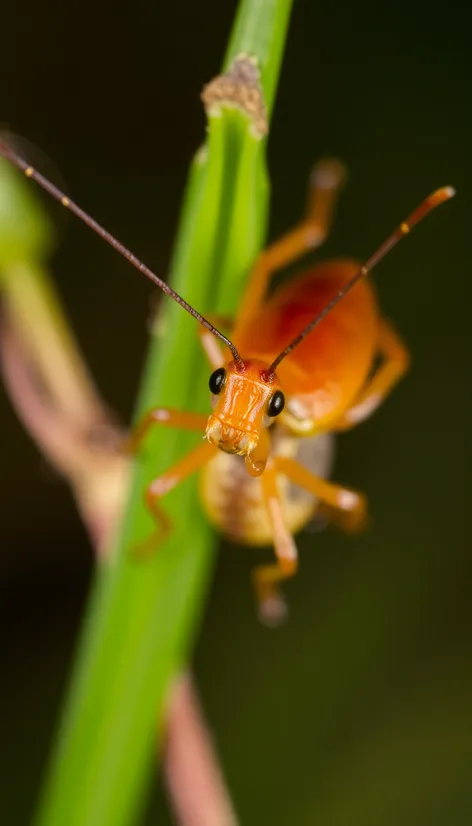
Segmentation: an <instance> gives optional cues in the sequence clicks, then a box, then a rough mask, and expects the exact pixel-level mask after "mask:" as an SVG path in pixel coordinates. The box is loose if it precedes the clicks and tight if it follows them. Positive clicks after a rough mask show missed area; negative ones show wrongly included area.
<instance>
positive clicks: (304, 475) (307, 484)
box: [273, 456, 367, 532]
mask: <svg viewBox="0 0 472 826" xmlns="http://www.w3.org/2000/svg"><path fill="white" fill-rule="evenodd" d="M273 463H274V466H275V468H276V470H277V471H278V472H279V473H282V474H283V475H284V476H286V477H287V478H288V479H290V481H291V482H293V483H294V484H295V485H299V486H300V487H301V488H304V489H305V490H307V491H309V492H310V493H312V494H313V496H316V498H317V499H319V500H320V502H322V503H324V504H326V505H328V507H329V508H330V509H333V510H334V511H335V512H336V513H337V514H339V515H337V516H336V521H339V522H340V523H341V525H342V527H343V528H344V530H346V531H348V532H357V531H359V530H362V529H363V528H364V527H365V524H366V521H367V501H366V498H365V496H363V495H362V493H358V492H357V491H354V490H350V489H348V488H344V487H341V485H337V484H335V483H334V482H327V481H326V479H321V478H320V477H319V476H315V475H314V474H313V473H311V471H309V470H307V468H305V467H303V465H301V464H300V463H299V462H297V461H296V460H295V459H289V458H286V457H284V456H277V457H275V458H274V459H273Z"/></svg>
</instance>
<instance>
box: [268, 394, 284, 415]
mask: <svg viewBox="0 0 472 826" xmlns="http://www.w3.org/2000/svg"><path fill="white" fill-rule="evenodd" d="M284 407H285V396H284V394H283V393H282V391H281V390H276V391H275V393H274V395H273V396H272V398H271V400H270V402H269V406H268V408H267V415H268V416H278V415H279V413H281V412H282V410H283V409H284Z"/></svg>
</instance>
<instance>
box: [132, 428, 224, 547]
mask: <svg viewBox="0 0 472 826" xmlns="http://www.w3.org/2000/svg"><path fill="white" fill-rule="evenodd" d="M217 450H218V447H217V446H216V445H212V444H210V443H209V442H207V441H205V442H203V443H202V444H200V445H198V447H196V448H195V449H194V450H192V451H191V452H190V453H187V455H186V456H184V457H183V458H182V459H180V460H179V461H178V462H176V463H175V465H173V466H172V467H170V468H169V469H168V470H166V472H165V473H163V474H162V475H161V476H158V477H157V478H156V479H154V480H153V481H152V482H151V484H150V485H149V487H148V488H147V490H146V504H147V506H148V508H149V510H150V512H151V514H152V515H153V517H154V519H155V520H156V522H157V525H158V526H159V527H158V530H157V531H156V532H155V533H154V534H152V536H150V537H149V539H147V540H146V541H145V542H144V544H142V545H140V546H139V548H138V552H139V554H140V555H141V554H142V553H143V552H146V551H150V550H152V549H154V548H155V546H156V545H157V544H158V543H159V542H162V540H163V539H165V538H166V537H167V536H168V535H169V533H170V532H171V531H172V528H173V524H172V520H171V518H170V516H169V515H168V514H167V513H166V512H165V510H163V508H162V507H161V504H160V500H161V499H162V497H163V496H165V494H166V493H169V491H171V490H172V489H173V488H175V487H176V486H177V485H179V484H180V482H183V480H184V479H186V478H187V477H188V476H190V475H191V474H192V473H195V472H196V471H197V470H200V469H201V468H202V467H203V466H204V465H205V464H206V463H207V462H209V461H210V459H211V458H212V456H214V454H215V453H216V452H217Z"/></svg>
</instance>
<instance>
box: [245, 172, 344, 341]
mask: <svg viewBox="0 0 472 826" xmlns="http://www.w3.org/2000/svg"><path fill="white" fill-rule="evenodd" d="M345 177H346V173H345V169H344V167H343V165H342V164H341V163H340V161H337V160H334V159H326V160H323V161H320V162H319V163H318V164H317V165H316V166H315V168H314V169H313V172H312V174H311V176H310V191H309V197H308V208H307V214H306V216H305V218H304V219H303V220H302V221H300V223H299V224H297V225H296V226H295V227H294V228H293V229H292V230H290V231H289V232H287V233H286V234H285V235H283V236H282V238H280V239H279V240H278V241H275V242H274V243H273V244H271V246H270V247H268V248H267V249H266V250H264V251H263V252H262V253H261V254H260V256H259V258H258V259H257V261H256V264H255V266H254V269H253V271H252V273H251V277H250V279H249V283H248V286H247V287H246V291H245V294H244V296H243V301H242V305H241V311H240V313H239V315H238V319H237V323H236V332H235V333H233V335H234V337H235V338H236V339H237V338H238V329H240V327H244V326H245V325H246V324H247V323H248V322H249V321H250V320H251V319H252V318H254V316H255V315H257V312H258V309H259V307H260V305H261V303H262V301H263V299H264V295H265V293H266V290H267V287H268V284H269V281H270V279H271V278H272V276H273V275H274V274H275V273H276V272H277V271H278V270H280V269H282V267H285V266H286V265H287V264H290V263H291V262H292V261H295V260H296V259H297V258H300V256H302V255H304V254H305V253H307V252H309V251H310V250H313V249H316V248H317V247H319V246H321V244H322V243H323V241H324V240H325V238H326V236H327V235H328V232H329V230H330V228H331V221H332V217H333V212H334V207H335V204H336V200H337V197H338V194H339V190H340V188H341V186H342V184H343V182H344V179H345Z"/></svg>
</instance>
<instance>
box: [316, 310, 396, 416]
mask: <svg viewBox="0 0 472 826" xmlns="http://www.w3.org/2000/svg"><path fill="white" fill-rule="evenodd" d="M378 351H379V353H380V355H381V356H382V357H383V362H382V364H381V365H380V367H379V368H378V370H377V371H376V372H375V373H374V375H373V376H372V378H371V379H370V381H369V382H368V384H367V385H366V387H365V388H364V390H363V391H362V392H361V394H360V396H359V397H358V398H357V400H356V402H355V404H354V405H353V406H352V407H351V408H350V409H349V410H347V411H346V413H345V414H344V416H343V417H342V418H341V419H340V420H339V421H338V422H336V424H335V425H334V428H333V429H334V430H349V429H350V428H351V427H354V426H355V425H356V424H359V423H360V422H363V421H364V420H365V419H367V418H368V417H369V416H370V415H371V414H372V413H373V412H374V410H376V409H377V407H379V406H380V405H381V404H382V402H383V401H384V399H385V398H386V396H388V394H389V393H390V392H391V391H392V390H393V388H394V386H395V385H396V384H397V382H399V381H400V379H401V378H402V376H403V375H404V374H405V373H406V371H407V370H408V366H409V363H410V356H409V353H408V350H407V349H406V347H405V345H404V344H403V342H402V340H401V338H400V337H399V335H398V334H397V332H396V331H395V329H394V328H393V326H392V325H391V324H390V322H388V321H387V320H386V319H382V320H381V322H380V328H379V337H378Z"/></svg>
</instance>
